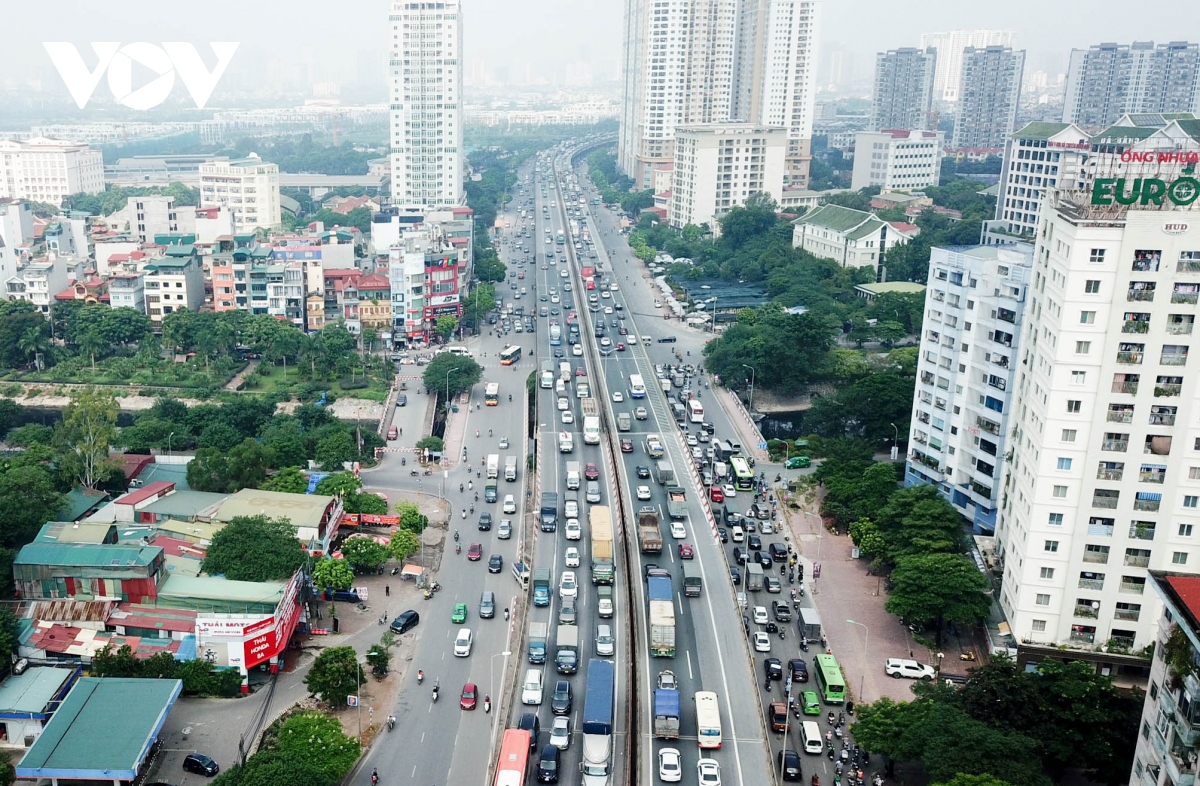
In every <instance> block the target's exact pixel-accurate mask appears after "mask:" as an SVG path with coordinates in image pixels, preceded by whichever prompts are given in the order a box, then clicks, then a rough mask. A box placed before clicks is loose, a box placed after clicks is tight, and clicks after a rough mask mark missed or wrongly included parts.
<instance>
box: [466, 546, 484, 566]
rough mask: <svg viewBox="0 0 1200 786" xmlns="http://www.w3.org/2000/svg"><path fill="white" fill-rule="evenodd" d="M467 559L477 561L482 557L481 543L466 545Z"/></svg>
mask: <svg viewBox="0 0 1200 786" xmlns="http://www.w3.org/2000/svg"><path fill="white" fill-rule="evenodd" d="M467 559H469V560H471V562H479V560H481V559H483V544H482V543H472V544H471V545H470V546H467Z"/></svg>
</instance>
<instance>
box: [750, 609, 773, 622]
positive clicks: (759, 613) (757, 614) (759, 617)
mask: <svg viewBox="0 0 1200 786" xmlns="http://www.w3.org/2000/svg"><path fill="white" fill-rule="evenodd" d="M770 621H771V618H770V617H769V616H767V607H766V606H755V607H754V624H755V625H766V624H767V623H768V622H770Z"/></svg>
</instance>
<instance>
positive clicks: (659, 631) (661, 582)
mask: <svg viewBox="0 0 1200 786" xmlns="http://www.w3.org/2000/svg"><path fill="white" fill-rule="evenodd" d="M647 593H648V594H649V596H650V654H651V655H653V656H654V657H656V658H674V657H675V596H674V591H673V590H672V589H671V580H670V579H669V578H665V577H659V576H651V577H650V579H649V581H648V582H647Z"/></svg>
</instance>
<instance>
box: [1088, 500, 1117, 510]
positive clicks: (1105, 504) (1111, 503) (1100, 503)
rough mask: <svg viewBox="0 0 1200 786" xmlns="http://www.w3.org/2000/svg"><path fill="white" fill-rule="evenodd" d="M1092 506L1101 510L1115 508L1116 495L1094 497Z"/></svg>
mask: <svg viewBox="0 0 1200 786" xmlns="http://www.w3.org/2000/svg"><path fill="white" fill-rule="evenodd" d="M1092 507H1093V508H1099V509H1100V510H1115V509H1116V507H1117V498H1116V497H1092Z"/></svg>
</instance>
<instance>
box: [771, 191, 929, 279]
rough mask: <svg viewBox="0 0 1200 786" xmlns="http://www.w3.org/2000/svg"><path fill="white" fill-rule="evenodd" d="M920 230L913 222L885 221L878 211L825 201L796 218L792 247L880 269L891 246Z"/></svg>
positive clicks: (845, 263) (851, 264) (844, 264)
mask: <svg viewBox="0 0 1200 786" xmlns="http://www.w3.org/2000/svg"><path fill="white" fill-rule="evenodd" d="M920 233H921V230H920V229H918V228H917V227H916V226H914V225H913V224H907V223H904V222H901V221H884V220H883V219H881V218H879V216H877V215H875V214H874V213H868V212H864V211H862V210H853V209H851V208H848V207H842V206H841V205H821V206H820V207H818V208H816V209H814V210H810V211H808V212H807V213H805V214H804V215H803V216H801V217H800V218H797V219H796V220H795V221H793V222H792V247H793V248H803V249H804V250H805V251H807V252H808V253H810V254H812V255H813V256H816V257H823V258H825V259H832V260H833V261H835V262H837V263H838V264H839V265H841V266H842V267H871V268H873V269H875V270H876V271H877V272H878V271H879V270H880V267H881V266H882V263H883V258H884V254H886V253H887V250H888V249H889V248H892V247H893V246H898V245H901V244H903V243H907V242H908V241H909V240H910V239H912V238H914V237H916V236H917V235H919V234H920Z"/></svg>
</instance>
